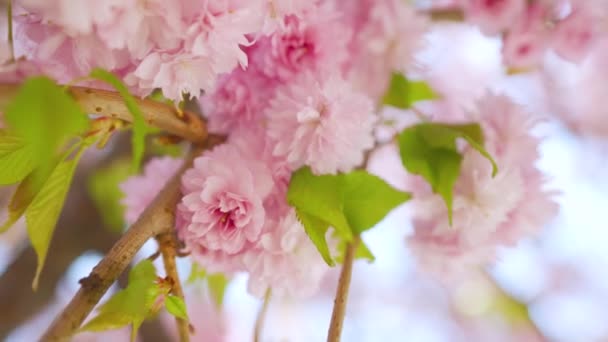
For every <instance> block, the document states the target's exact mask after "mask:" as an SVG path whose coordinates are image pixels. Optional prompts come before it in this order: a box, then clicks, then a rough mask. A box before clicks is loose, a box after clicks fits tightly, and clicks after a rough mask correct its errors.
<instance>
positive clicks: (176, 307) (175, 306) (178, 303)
mask: <svg viewBox="0 0 608 342" xmlns="http://www.w3.org/2000/svg"><path fill="white" fill-rule="evenodd" d="M165 308H166V309H167V311H168V312H169V313H170V314H172V315H173V316H175V317H177V318H181V319H188V312H187V311H186V303H184V300H183V299H181V298H179V297H177V296H173V295H168V296H167V299H165Z"/></svg>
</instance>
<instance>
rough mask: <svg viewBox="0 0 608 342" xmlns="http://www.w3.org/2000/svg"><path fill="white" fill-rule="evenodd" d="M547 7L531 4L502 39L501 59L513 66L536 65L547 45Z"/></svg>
mask: <svg viewBox="0 0 608 342" xmlns="http://www.w3.org/2000/svg"><path fill="white" fill-rule="evenodd" d="M546 16H547V9H546V8H544V7H542V6H540V5H531V6H529V7H528V9H527V10H526V12H525V14H523V15H522V16H521V17H520V18H518V20H517V22H516V23H515V25H514V26H513V27H512V29H511V30H510V31H509V32H508V33H507V35H506V38H505V39H504V41H503V50H502V53H503V61H504V63H505V64H506V65H507V66H510V67H513V68H521V69H526V68H532V67H537V66H538V65H539V64H540V63H541V61H542V58H543V57H544V55H545V52H546V51H547V48H548V47H549V42H550V31H549V27H548V26H547V24H546V22H545V19H546Z"/></svg>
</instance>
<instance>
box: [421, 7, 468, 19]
mask: <svg viewBox="0 0 608 342" xmlns="http://www.w3.org/2000/svg"><path fill="white" fill-rule="evenodd" d="M420 13H421V14H425V15H427V16H428V17H429V18H431V20H432V21H455V22H461V21H464V19H465V18H464V13H463V12H462V10H461V9H459V8H452V7H446V8H432V9H430V10H426V11H421V12H420Z"/></svg>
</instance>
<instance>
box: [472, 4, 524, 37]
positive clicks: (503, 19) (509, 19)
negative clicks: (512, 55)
mask: <svg viewBox="0 0 608 342" xmlns="http://www.w3.org/2000/svg"><path fill="white" fill-rule="evenodd" d="M461 2H462V6H463V8H464V11H465V13H466V16H467V19H468V21H470V22H471V23H474V24H477V25H479V28H480V29H481V31H482V32H484V33H485V34H488V35H494V34H498V33H501V32H503V31H505V30H506V29H507V28H509V26H511V25H512V24H513V22H514V21H516V20H517V19H518V18H519V17H520V16H522V15H524V10H525V8H526V0H461Z"/></svg>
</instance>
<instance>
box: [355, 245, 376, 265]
mask: <svg viewBox="0 0 608 342" xmlns="http://www.w3.org/2000/svg"><path fill="white" fill-rule="evenodd" d="M355 259H367V261H369V262H374V261H375V260H376V257H375V256H374V255H373V254H372V252H371V251H370V250H369V248H368V247H367V245H366V244H365V241H363V240H361V243H360V244H359V246H358V247H357V250H356V251H355Z"/></svg>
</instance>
